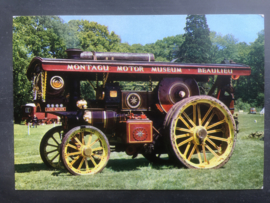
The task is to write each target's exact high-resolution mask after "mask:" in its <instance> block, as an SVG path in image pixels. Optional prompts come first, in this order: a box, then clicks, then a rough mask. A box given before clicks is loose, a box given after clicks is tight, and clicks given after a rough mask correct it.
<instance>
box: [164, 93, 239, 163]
mask: <svg viewBox="0 0 270 203" xmlns="http://www.w3.org/2000/svg"><path fill="white" fill-rule="evenodd" d="M167 129H168V131H169V138H170V139H169V145H170V146H169V147H170V151H171V153H172V155H173V156H174V157H175V159H176V160H177V161H178V162H179V161H180V162H182V163H183V164H184V165H185V166H187V167H188V168H219V167H222V166H223V165H224V164H225V163H226V162H227V161H228V160H229V158H230V157H231V155H232V152H233V149H234V147H235V139H236V134H235V122H234V119H233V117H232V115H231V113H230V111H229V109H228V108H227V107H226V106H225V105H224V104H223V103H222V102H221V101H219V100H217V99H215V98H213V97H210V96H193V97H190V98H187V99H185V100H182V101H181V104H180V105H178V107H177V108H176V109H175V110H174V113H173V116H172V117H171V121H170V125H169V126H168V128H167Z"/></svg>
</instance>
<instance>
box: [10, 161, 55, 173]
mask: <svg viewBox="0 0 270 203" xmlns="http://www.w3.org/2000/svg"><path fill="white" fill-rule="evenodd" d="M14 168H15V173H27V172H31V171H42V170H51V169H50V168H48V167H47V166H46V165H45V164H43V163H29V164H15V165H14Z"/></svg>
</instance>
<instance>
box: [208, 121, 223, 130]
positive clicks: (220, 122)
mask: <svg viewBox="0 0 270 203" xmlns="http://www.w3.org/2000/svg"><path fill="white" fill-rule="evenodd" d="M224 122H226V120H225V119H223V120H221V121H219V122H216V123H214V124H212V125H210V126H208V127H207V128H206V129H210V128H213V127H215V126H217V125H220V124H222V123H224Z"/></svg>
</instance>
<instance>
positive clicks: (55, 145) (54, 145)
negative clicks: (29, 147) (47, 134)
mask: <svg viewBox="0 0 270 203" xmlns="http://www.w3.org/2000/svg"><path fill="white" fill-rule="evenodd" d="M47 146H51V147H58V146H56V145H53V144H47Z"/></svg>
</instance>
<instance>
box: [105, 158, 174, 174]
mask: <svg viewBox="0 0 270 203" xmlns="http://www.w3.org/2000/svg"><path fill="white" fill-rule="evenodd" d="M149 166H150V167H151V168H153V169H156V170H164V169H168V168H172V167H175V166H174V165H173V164H172V163H171V162H169V161H167V160H162V161H160V162H159V163H151V162H149V161H148V160H147V159H145V158H135V159H110V160H109V161H108V164H107V166H106V168H109V169H111V170H113V171H134V170H140V168H142V167H149Z"/></svg>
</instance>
